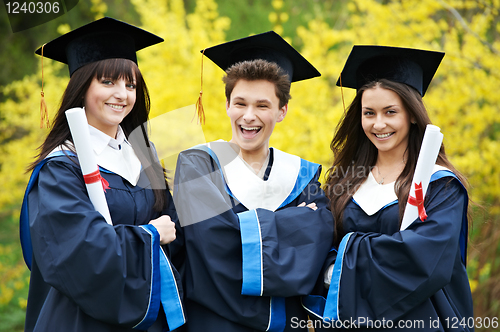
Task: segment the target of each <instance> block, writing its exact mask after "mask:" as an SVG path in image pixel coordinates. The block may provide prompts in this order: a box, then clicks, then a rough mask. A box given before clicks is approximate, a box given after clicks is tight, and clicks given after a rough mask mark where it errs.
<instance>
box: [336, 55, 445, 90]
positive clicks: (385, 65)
mask: <svg viewBox="0 0 500 332" xmlns="http://www.w3.org/2000/svg"><path fill="white" fill-rule="evenodd" d="M443 57H444V53H443V52H434V51H425V50H419V49H412V48H401V47H389V46H370V45H355V46H354V47H353V48H352V51H351V53H350V54H349V57H348V58H347V61H346V63H345V66H344V69H342V73H341V74H340V78H339V80H338V81H337V86H341V85H342V86H343V87H348V88H353V89H359V88H361V87H362V86H363V85H365V84H366V83H368V82H371V81H374V80H377V79H382V78H385V79H388V80H391V81H395V82H400V83H405V84H407V85H409V86H411V87H413V88H415V89H416V90H417V91H418V92H419V93H420V95H421V96H422V97H423V96H424V94H425V91H427V87H428V86H429V84H430V83H431V80H432V77H433V76H434V73H435V72H436V70H437V68H438V67H439V64H440V63H441V60H442V59H443ZM341 83H342V84H341Z"/></svg>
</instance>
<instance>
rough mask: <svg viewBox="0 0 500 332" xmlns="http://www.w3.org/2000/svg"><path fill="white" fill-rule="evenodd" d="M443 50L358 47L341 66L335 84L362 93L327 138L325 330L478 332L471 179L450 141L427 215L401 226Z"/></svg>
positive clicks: (442, 156)
mask: <svg viewBox="0 0 500 332" xmlns="http://www.w3.org/2000/svg"><path fill="white" fill-rule="evenodd" d="M443 56H444V54H443V53H440V52H430V51H423V50H416V49H405V48H396V47H383V46H355V47H354V48H353V51H352V52H351V54H350V56H349V58H348V60H347V63H346V65H345V67H344V69H343V71H342V73H341V76H340V79H339V82H338V84H340V85H341V86H344V87H350V88H356V89H357V94H356V97H355V98H354V100H353V101H352V103H351V105H350V106H349V108H348V109H347V112H346V113H345V115H344V117H343V119H342V120H341V122H340V123H339V125H338V127H337V130H336V132H335V135H334V137H333V140H332V142H331V149H332V151H333V158H334V160H333V165H332V167H331V168H330V169H329V171H328V173H327V182H326V184H325V192H326V193H327V196H328V197H329V198H330V200H331V211H332V214H333V216H334V219H335V226H334V231H335V239H334V245H333V247H334V248H335V250H337V254H336V259H334V262H332V264H331V266H330V268H329V269H328V271H327V272H326V274H325V283H326V285H328V286H329V291H328V297H327V301H326V305H325V310H324V316H323V318H324V321H323V323H324V324H327V323H328V324H329V327H333V328H338V327H340V326H341V325H342V323H346V322H349V323H348V324H347V325H349V326H345V327H349V328H351V329H352V328H358V329H366V328H373V327H376V328H380V329H381V330H385V329H387V330H390V331H393V330H398V329H413V330H419V331H444V330H446V331H448V330H450V329H453V328H458V329H461V330H465V331H469V330H473V329H474V322H473V320H474V318H473V314H472V299H471V291H470V288H469V282H468V278H467V272H466V269H465V265H466V244H467V228H468V224H467V209H468V208H467V206H468V200H469V199H468V196H467V190H466V186H467V181H466V179H465V177H464V176H463V175H462V174H460V172H458V171H457V170H456V169H455V167H453V165H452V164H451V163H450V161H449V160H448V159H447V157H446V154H445V150H444V145H441V148H440V151H439V156H438V158H437V161H436V165H435V166H434V171H433V175H432V177H431V182H430V184H429V187H428V190H427V194H426V197H425V202H424V207H425V210H426V213H427V219H425V218H424V219H425V221H424V222H422V221H421V220H420V219H416V220H415V221H414V222H413V223H412V224H411V225H410V226H409V227H408V228H406V229H405V230H400V228H401V221H402V218H403V214H404V209H405V206H406V202H407V200H408V196H409V192H410V187H411V185H412V179H413V175H414V173H415V166H416V164H417V158H418V156H419V153H420V148H421V145H422V140H423V136H424V131H425V129H426V126H427V125H428V124H430V123H431V121H430V119H429V116H428V114H427V110H426V108H425V106H424V104H423V101H422V97H423V95H424V94H425V91H426V90H427V87H428V85H429V83H430V81H431V79H432V77H433V76H434V73H435V71H436V70H437V68H438V66H439V64H440V62H441V60H442V58H443ZM431 162H433V161H431ZM464 321H465V324H466V327H465V328H464V325H463V324H464ZM416 324H418V326H417V325H416ZM344 325H345V324H344Z"/></svg>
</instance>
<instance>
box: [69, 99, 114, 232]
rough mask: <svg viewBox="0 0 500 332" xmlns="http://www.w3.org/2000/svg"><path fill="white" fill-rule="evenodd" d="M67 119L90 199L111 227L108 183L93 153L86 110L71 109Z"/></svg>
mask: <svg viewBox="0 0 500 332" xmlns="http://www.w3.org/2000/svg"><path fill="white" fill-rule="evenodd" d="M66 119H67V120H68V124H69V129H70V131H71V136H72V137H73V144H74V146H75V149H76V153H77V155H78V161H79V162H80V168H81V170H82V173H83V179H84V180H85V186H86V187H87V192H88V194H89V197H90V201H91V202H92V204H93V205H94V208H95V209H96V211H97V212H99V213H100V214H102V216H103V217H104V219H106V222H107V223H108V224H110V225H112V224H113V222H112V221H111V215H110V214H109V209H108V203H107V201H106V196H104V191H103V187H104V189H106V187H107V182H105V181H106V180H104V179H103V178H102V177H101V174H100V173H99V167H98V166H97V161H96V158H95V155H94V152H93V151H92V146H91V144H90V132H89V127H88V122H87V116H86V115H85V109H83V108H80V107H75V108H71V109H69V110H67V111H66Z"/></svg>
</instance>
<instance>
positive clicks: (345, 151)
mask: <svg viewBox="0 0 500 332" xmlns="http://www.w3.org/2000/svg"><path fill="white" fill-rule="evenodd" d="M375 87H381V88H384V89H387V90H391V91H394V92H395V93H397V94H398V96H399V97H400V98H401V101H402V103H403V106H404V108H405V109H406V111H407V112H408V114H409V117H408V119H413V120H414V122H415V123H411V124H410V131H409V134H408V146H407V148H406V151H405V156H406V160H407V161H406V166H405V168H404V169H403V171H402V172H401V174H400V175H399V177H398V179H397V180H396V184H395V191H396V195H397V197H398V202H399V223H400V224H401V221H402V218H403V213H404V208H405V206H406V201H407V200H408V195H409V192H410V187H411V181H412V179H413V174H414V173H415V166H416V164H417V159H418V155H419V153H420V147H421V145H422V140H423V137H424V132H425V128H426V126H427V125H428V124H431V120H430V118H429V115H428V114H427V110H426V109H425V106H424V104H423V101H422V97H421V96H420V94H419V93H418V91H417V90H415V89H413V88H412V87H410V86H408V85H406V84H403V83H398V82H394V81H390V80H386V79H380V80H377V81H373V82H370V83H367V84H366V85H364V86H363V87H361V88H360V89H359V90H358V92H357V94H356V97H355V98H354V100H353V101H352V103H351V105H350V106H349V107H348V109H347V112H346V113H345V115H344V117H343V118H342V119H341V121H340V122H339V124H338V126H337V128H336V131H335V135H334V137H333V140H332V142H331V144H330V148H331V150H332V152H333V165H332V166H331V167H330V168H329V169H328V171H327V173H326V183H325V186H324V190H325V192H326V194H327V196H328V198H329V199H330V207H331V211H332V213H333V217H334V220H335V226H334V227H335V230H334V231H335V234H334V245H335V246H338V245H339V243H340V241H341V240H342V237H343V235H344V230H343V226H342V219H343V211H344V209H345V207H346V206H347V203H348V202H349V200H350V199H351V197H352V195H353V194H354V192H355V190H353V191H352V192H351V191H350V190H345V189H346V188H354V189H357V188H359V186H360V185H361V184H363V182H364V181H365V179H366V178H367V177H368V175H369V172H370V171H371V169H372V168H373V167H374V166H375V163H376V161H377V154H378V150H377V148H376V147H375V145H373V143H372V142H371V141H370V140H369V139H368V137H367V136H366V134H365V133H364V131H363V127H362V125H361V98H362V96H363V93H364V91H366V90H368V89H372V88H375ZM436 163H437V164H438V165H441V166H444V167H446V168H448V169H449V170H451V171H452V172H453V173H455V175H456V176H457V177H458V178H459V180H460V181H461V182H462V184H463V185H464V186H467V185H468V182H467V180H466V178H465V177H464V176H463V175H462V174H461V173H460V172H459V171H457V170H456V169H455V167H453V165H452V164H451V163H450V161H449V160H448V158H447V157H446V153H445V150H444V145H443V144H442V145H441V148H440V150H439V155H438V158H437V161H436Z"/></svg>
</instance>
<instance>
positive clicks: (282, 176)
mask: <svg viewBox="0 0 500 332" xmlns="http://www.w3.org/2000/svg"><path fill="white" fill-rule="evenodd" d="M217 142H218V143H219V142H220V141H217ZM229 144H230V143H228V144H210V143H208V146H209V148H210V149H212V151H213V152H214V153H215V154H216V155H217V158H218V159H219V162H220V165H221V167H222V170H223V173H224V177H225V181H226V183H227V186H228V187H229V190H230V191H231V193H232V194H233V195H234V197H235V198H236V199H237V200H238V201H239V202H240V203H241V204H243V205H244V206H245V207H246V208H247V209H249V210H253V209H257V208H262V209H267V210H270V211H276V210H277V209H278V208H279V207H280V206H281V204H282V203H283V202H284V201H285V200H286V199H287V197H288V196H289V195H290V193H291V192H292V190H293V188H294V186H295V183H296V181H297V177H298V175H299V171H300V164H301V161H300V158H299V157H297V156H294V155H291V154H288V153H285V152H282V151H280V150H278V149H274V148H273V166H272V169H271V172H270V173H269V177H268V179H267V180H266V181H264V180H263V179H262V178H260V177H259V176H258V175H257V174H255V172H254V171H253V170H252V169H251V168H249V167H248V166H246V165H245V163H244V161H243V159H242V158H241V157H239V156H238V154H237V153H236V152H235V151H234V150H233V149H232V148H231V146H230V145H229ZM263 167H264V166H263Z"/></svg>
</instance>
